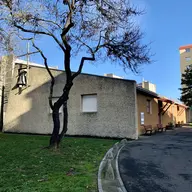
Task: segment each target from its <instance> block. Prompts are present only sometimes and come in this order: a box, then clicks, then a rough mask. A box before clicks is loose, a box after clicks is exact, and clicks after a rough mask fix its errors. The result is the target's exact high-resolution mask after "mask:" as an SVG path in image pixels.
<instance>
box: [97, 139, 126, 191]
mask: <svg viewBox="0 0 192 192" xmlns="http://www.w3.org/2000/svg"><path fill="white" fill-rule="evenodd" d="M126 143H127V140H126V139H123V140H121V142H118V143H115V144H114V145H113V147H112V148H110V149H109V150H108V151H107V153H106V154H105V156H104V158H103V160H102V161H101V163H100V166H99V171H98V191H99V192H127V190H126V189H125V187H124V184H123V181H122V179H121V176H120V173H119V165H118V157H119V153H120V151H121V149H122V148H123V147H124V146H125V144H126Z"/></svg>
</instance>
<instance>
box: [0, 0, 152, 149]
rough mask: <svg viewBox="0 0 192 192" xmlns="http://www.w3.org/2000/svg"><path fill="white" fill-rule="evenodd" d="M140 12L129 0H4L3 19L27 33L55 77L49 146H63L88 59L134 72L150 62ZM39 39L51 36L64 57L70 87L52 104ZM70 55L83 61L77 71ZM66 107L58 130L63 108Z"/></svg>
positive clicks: (0, 8) (0, 1) (1, 4)
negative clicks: (71, 98) (79, 79)
mask: <svg viewBox="0 0 192 192" xmlns="http://www.w3.org/2000/svg"><path fill="white" fill-rule="evenodd" d="M141 14H142V12H141V11H139V10H138V9H137V8H135V7H134V6H132V5H131V3H130V2H129V0H0V16H1V18H0V20H1V21H3V22H4V24H5V23H6V25H7V26H10V27H12V28H14V29H16V30H17V31H18V33H20V35H22V36H24V34H27V38H28V37H29V35H30V37H31V38H32V43H33V46H34V48H35V49H36V50H38V51H39V53H40V54H41V56H42V57H43V59H44V64H45V66H46V69H47V71H48V73H49V75H50V77H51V85H50V94H49V104H50V107H51V109H52V110H53V113H52V118H53V132H52V135H51V139H50V147H56V148H57V147H59V143H60V141H61V139H62V138H63V136H64V135H65V134H66V132H67V129H68V127H67V124H68V110H67V102H68V99H69V93H70V90H71V87H72V86H73V82H74V79H75V78H76V77H77V76H78V75H79V74H80V73H81V71H82V68H83V65H84V63H85V61H95V60H96V59H100V58H107V59H110V60H111V61H112V62H113V63H114V62H117V63H118V64H120V65H121V66H122V67H123V69H130V70H131V71H134V72H136V71H137V69H138V67H139V66H140V65H142V64H144V63H150V55H149V48H148V45H146V44H142V42H141V40H142V37H143V35H142V33H141V31H140V28H139V26H137V25H136V24H135V20H136V17H137V16H139V15H141ZM39 36H47V37H50V38H52V39H53V40H54V41H55V43H56V46H59V48H60V50H61V52H62V53H63V54H64V61H63V66H64V70H65V73H66V83H65V85H64V88H63V93H62V95H61V96H60V97H59V99H58V100H57V101H56V102H55V103H53V102H52V95H53V92H54V83H55V79H54V76H53V75H52V74H51V71H50V70H49V68H48V63H47V57H46V55H45V54H44V52H43V51H42V49H41V48H40V47H39V46H38V45H37V42H36V38H37V37H39ZM72 53H75V54H76V55H77V56H78V58H79V57H81V60H80V63H79V64H78V70H77V71H76V72H74V73H72V71H71V57H72V56H73V54H72ZM83 54H84V55H83ZM62 106H63V126H62V130H61V132H60V129H61V126H60V119H59V118H60V117H59V109H60V107H62Z"/></svg>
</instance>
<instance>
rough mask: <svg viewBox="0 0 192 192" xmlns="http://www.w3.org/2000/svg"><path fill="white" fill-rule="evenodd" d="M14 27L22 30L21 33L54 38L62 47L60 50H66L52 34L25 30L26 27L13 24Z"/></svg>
mask: <svg viewBox="0 0 192 192" xmlns="http://www.w3.org/2000/svg"><path fill="white" fill-rule="evenodd" d="M13 25H14V26H15V27H17V28H18V29H20V30H21V31H23V32H25V33H33V34H41V35H47V36H50V37H52V38H53V39H54V40H55V41H56V43H57V44H58V45H59V46H60V48H61V49H62V50H63V51H65V48H64V47H63V45H62V44H61V42H60V41H59V40H58V39H57V38H56V37H55V35H53V34H52V33H47V32H45V31H37V30H31V29H25V28H24V27H22V26H20V25H17V23H15V22H14V23H13Z"/></svg>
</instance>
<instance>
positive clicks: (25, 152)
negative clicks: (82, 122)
mask: <svg viewBox="0 0 192 192" xmlns="http://www.w3.org/2000/svg"><path fill="white" fill-rule="evenodd" d="M48 142H49V137H48V136H31V135H13V134H3V133H0V192H10V191H11V192H18V191H22V192H35V191H38V192H49V191H51V192H52V191H53V192H55V191H58V192H60V191H65V192H91V191H97V171H98V167H99V164H100V161H101V159H102V158H103V156H104V154H105V152H106V151H107V150H108V149H109V148H110V147H111V146H112V145H113V144H114V143H116V142H117V141H116V140H107V139H94V138H70V137H69V138H65V139H64V140H63V142H62V145H61V147H60V150H58V151H51V150H48V149H42V148H43V147H45V146H47V145H48Z"/></svg>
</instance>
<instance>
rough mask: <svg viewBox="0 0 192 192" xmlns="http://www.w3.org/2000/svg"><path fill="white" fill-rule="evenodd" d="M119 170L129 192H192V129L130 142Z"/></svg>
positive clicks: (122, 153)
mask: <svg viewBox="0 0 192 192" xmlns="http://www.w3.org/2000/svg"><path fill="white" fill-rule="evenodd" d="M119 169H120V174H121V177H122V180H123V182H124V184H125V187H126V189H127V191H128V192H192V128H191V129H189V128H180V129H176V130H174V131H167V132H166V133H162V134H161V133H159V134H156V135H153V136H149V137H148V136H145V137H143V138H141V139H140V140H138V141H133V142H130V143H128V144H127V145H126V146H125V147H124V148H123V149H122V151H121V153H120V156H119Z"/></svg>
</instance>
